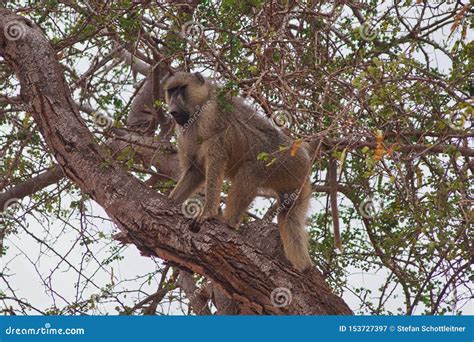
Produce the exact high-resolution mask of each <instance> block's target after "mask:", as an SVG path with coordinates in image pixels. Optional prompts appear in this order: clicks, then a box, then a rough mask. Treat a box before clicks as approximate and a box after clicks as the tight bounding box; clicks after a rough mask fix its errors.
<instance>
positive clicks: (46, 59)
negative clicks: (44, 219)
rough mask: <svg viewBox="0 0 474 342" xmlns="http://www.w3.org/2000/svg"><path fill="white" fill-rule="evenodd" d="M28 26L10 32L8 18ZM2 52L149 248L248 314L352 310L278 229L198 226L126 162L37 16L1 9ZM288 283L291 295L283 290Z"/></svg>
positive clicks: (42, 117) (44, 123) (36, 105)
mask: <svg viewBox="0 0 474 342" xmlns="http://www.w3.org/2000/svg"><path fill="white" fill-rule="evenodd" d="M12 22H14V23H15V24H17V25H20V27H21V30H23V32H22V34H21V37H20V38H19V39H16V40H11V39H8V37H7V36H6V34H5V27H6V25H12ZM0 54H1V55H2V56H3V57H4V58H5V60H6V61H7V63H8V64H9V65H10V66H11V67H12V68H13V70H14V71H15V73H16V75H17V77H18V79H19V81H20V84H21V98H22V100H23V101H24V102H25V104H27V105H28V106H29V108H30V110H31V114H32V116H33V118H34V120H35V123H36V124H37V126H38V128H39V130H40V132H41V134H42V135H43V137H44V139H45V141H46V143H47V145H48V146H49V148H50V149H51V151H52V153H53V154H54V156H55V158H56V160H57V162H58V164H59V165H60V167H61V169H62V170H63V172H64V174H65V175H66V176H67V177H68V178H70V179H71V180H72V181H73V182H74V183H76V184H77V185H78V186H79V187H80V188H81V190H82V191H83V192H84V193H87V194H89V195H90V196H91V197H92V198H93V199H94V200H95V201H96V202H97V203H98V204H100V205H101V206H102V207H103V208H104V210H105V211H106V212H107V214H108V215H109V216H110V217H111V218H112V220H113V221H114V222H115V223H116V225H117V226H118V227H119V229H120V230H121V231H122V234H121V239H122V241H126V242H133V243H134V244H135V245H136V246H137V248H138V249H139V250H140V251H142V253H144V254H145V255H155V256H158V257H160V258H162V259H164V260H167V261H169V262H171V263H174V264H177V265H179V266H180V267H183V268H186V269H190V270H192V271H194V272H197V273H199V274H202V275H204V276H206V277H208V278H210V279H212V280H213V281H215V282H216V283H218V284H219V286H221V288H222V289H223V291H224V292H225V293H226V295H227V296H229V298H232V299H234V300H236V301H237V302H238V303H240V308H239V313H241V314H295V315H299V314H332V315H337V314H351V313H352V312H351V310H350V309H349V307H348V306H347V305H346V304H345V303H344V301H343V300H342V299H340V298H339V297H337V296H336V295H334V294H333V293H332V292H331V290H330V289H329V287H328V286H327V284H326V283H325V281H324V279H323V277H322V276H321V274H320V273H319V272H318V271H317V270H316V269H311V270H309V271H308V272H306V273H300V272H298V271H296V270H295V269H294V268H292V266H291V265H290V264H289V262H288V261H286V259H285V258H284V257H283V255H282V253H280V251H281V245H280V241H279V238H278V233H277V230H276V228H275V227H274V226H272V225H267V226H259V225H258V224H251V225H249V227H246V229H244V230H243V231H236V230H233V229H231V228H229V227H227V226H225V225H223V224H220V223H218V222H217V221H212V220H211V221H209V222H207V223H206V224H204V225H203V227H202V228H201V230H200V232H199V233H192V232H190V231H189V229H188V225H189V220H188V219H186V218H185V217H184V216H183V215H182V214H181V213H180V210H179V208H176V207H174V206H173V205H172V204H171V203H170V202H169V201H168V199H167V198H166V197H164V196H162V195H160V194H158V193H157V192H155V191H154V190H153V189H151V188H149V187H147V186H146V185H145V184H143V183H142V182H140V181H139V180H138V179H136V178H135V177H133V176H132V175H131V174H129V173H127V172H126V171H125V170H123V169H121V168H120V166H119V165H118V164H117V163H116V162H115V161H114V160H113V158H112V156H111V155H110V153H109V152H108V151H107V150H106V149H105V148H103V147H100V146H99V145H98V144H97V142H96V141H95V139H94V137H93V136H92V134H91V133H90V132H89V130H88V129H87V127H86V125H85V123H84V121H83V120H82V118H81V116H80V114H79V111H78V109H77V106H76V105H75V103H74V101H73V100H72V98H71V93H70V90H69V87H68V85H67V84H66V81H65V79H64V75H63V70H62V67H61V65H60V64H59V63H58V61H57V60H56V55H55V52H54V50H53V48H52V46H51V44H50V43H49V42H48V41H47V40H46V39H45V37H44V36H43V33H42V31H41V30H40V29H39V28H38V27H37V26H36V25H35V24H33V23H31V22H30V21H28V20H26V19H24V18H22V17H19V16H17V15H15V14H12V13H11V12H10V11H8V10H4V9H0ZM282 289H284V291H283V293H284V297H285V298H284V299H285V300H283V302H282V301H281V299H282V298H281V296H277V297H275V296H273V298H272V293H273V295H275V294H279V292H281V290H282Z"/></svg>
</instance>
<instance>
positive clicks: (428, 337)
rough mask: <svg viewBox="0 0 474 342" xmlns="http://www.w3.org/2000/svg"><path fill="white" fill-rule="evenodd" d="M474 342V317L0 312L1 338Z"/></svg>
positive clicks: (116, 341) (104, 341)
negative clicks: (19, 314)
mask: <svg viewBox="0 0 474 342" xmlns="http://www.w3.org/2000/svg"><path fill="white" fill-rule="evenodd" d="M139 340H146V341H173V342H181V341H186V342H200V341H206V342H213V341H219V342H223V341H229V342H230V341H232V342H233V341H239V342H241V341H245V342H251V341H258V342H265V341H268V342H279V341H285V342H286V341H288V342H302V341H331V342H337V341H351V342H355V341H363V342H370V341H374V342H375V341H383V342H389V341H394V342H395V341H396V342H400V341H402V342H409V341H416V342H423V341H427V342H437V341H443V342H444V341H453V342H473V341H474V316H353V317H347V316H302V317H296V316H284V317H282V316H272V317H270V316H265V317H255V316H252V317H251V316H236V317H223V316H219V317H218V316H200V317H195V316H194V317H178V316H171V317H163V316H161V317H150V316H147V317H136V316H135V317H130V316H95V317H91V316H2V317H0V341H1V342H9V341H52V342H53V341H87V342H107V341H113V342H131V341H139Z"/></svg>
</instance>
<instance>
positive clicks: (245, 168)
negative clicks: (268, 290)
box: [165, 72, 312, 270]
mask: <svg viewBox="0 0 474 342" xmlns="http://www.w3.org/2000/svg"><path fill="white" fill-rule="evenodd" d="M165 90H166V102H167V105H168V109H169V111H170V113H171V115H172V116H173V118H174V119H175V121H176V123H177V125H176V126H177V139H178V153H179V159H180V165H181V171H182V175H181V177H180V179H179V181H178V184H177V185H176V187H175V189H174V190H173V191H172V192H171V194H170V196H169V197H170V198H171V199H172V200H173V201H175V202H178V203H181V202H184V201H185V200H186V199H187V198H189V197H190V196H191V195H192V194H193V193H194V192H195V191H196V190H197V189H198V188H199V187H200V186H201V185H202V184H203V183H204V182H205V188H206V191H205V196H206V197H205V203H204V208H203V210H202V213H201V214H200V215H199V217H197V218H196V220H195V223H196V224H198V225H199V224H200V223H202V222H204V221H205V220H207V219H209V218H211V217H217V216H218V210H219V204H220V193H221V189H222V184H223V181H224V178H227V179H229V180H230V181H231V188H230V191H229V195H228V198H227V202H226V207H225V210H224V214H223V217H222V218H221V219H223V221H224V222H226V223H228V224H229V225H231V226H233V227H235V228H238V226H239V224H240V222H241V219H242V216H243V214H244V213H245V210H246V209H247V207H248V206H249V205H250V204H251V202H252V201H253V199H254V198H255V197H256V195H257V189H259V188H262V189H267V190H268V189H270V190H271V191H272V192H273V193H276V194H277V197H278V202H279V203H278V204H279V208H278V210H277V212H278V226H279V229H280V236H281V239H282V241H283V246H284V250H285V254H286V256H287V258H288V259H289V260H290V261H291V262H292V263H293V265H294V266H295V267H296V268H297V269H299V270H304V269H306V268H308V267H310V266H311V265H312V263H311V258H310V256H309V252H308V235H307V233H306V230H305V228H304V224H305V215H306V211H307V209H308V206H309V201H310V197H311V185H310V182H309V179H308V174H309V172H308V171H309V168H310V166H311V165H310V158H309V156H308V152H307V151H306V150H305V149H304V148H303V147H300V148H298V149H297V150H296V154H295V155H294V156H291V152H290V150H291V145H292V141H291V139H290V138H289V137H287V136H285V135H284V134H283V133H281V132H280V131H279V130H278V129H276V128H275V127H273V126H272V125H271V123H270V122H269V121H268V120H267V119H266V118H264V117H262V116H260V115H258V114H257V113H256V112H255V111H254V110H253V109H252V108H251V107H250V106H248V105H246V104H245V103H244V102H243V100H242V99H241V98H238V97H230V96H225V97H224V100H225V101H226V104H224V105H220V104H221V103H222V102H219V100H221V98H219V99H218V92H219V88H218V87H217V86H216V85H214V84H213V83H212V82H210V81H209V80H207V79H204V78H203V77H202V76H201V75H200V74H199V73H196V74H190V73H184V72H180V73H176V74H174V75H173V76H171V77H170V78H169V79H168V80H167V82H166V85H165ZM262 152H265V153H267V154H268V158H267V159H266V160H258V156H259V154H261V153H262ZM293 152H294V151H293ZM295 199H296V200H295Z"/></svg>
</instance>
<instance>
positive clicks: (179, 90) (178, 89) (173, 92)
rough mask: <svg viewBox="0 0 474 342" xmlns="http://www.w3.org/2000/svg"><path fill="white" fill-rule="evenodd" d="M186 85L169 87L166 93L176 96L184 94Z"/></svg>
mask: <svg viewBox="0 0 474 342" xmlns="http://www.w3.org/2000/svg"><path fill="white" fill-rule="evenodd" d="M186 87H187V85H182V86H178V87H174V88H170V89H168V95H169V96H178V95H182V96H184V94H185V93H186Z"/></svg>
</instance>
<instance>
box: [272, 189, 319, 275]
mask: <svg viewBox="0 0 474 342" xmlns="http://www.w3.org/2000/svg"><path fill="white" fill-rule="evenodd" d="M310 199H311V185H310V183H309V181H307V182H306V183H305V185H304V186H303V188H302V189H301V193H300V194H299V195H298V198H297V199H296V202H295V203H294V204H293V205H292V203H289V204H288V205H287V206H286V205H285V203H284V199H280V205H281V207H282V208H284V210H281V211H280V212H279V213H278V227H279V229H280V236H281V240H282V242H283V248H284V250H285V254H286V257H287V258H288V260H290V261H291V263H292V264H293V265H294V266H295V267H296V268H297V269H298V270H300V271H303V270H305V269H307V268H309V267H310V266H312V264H313V263H312V262H311V257H310V256H309V250H308V249H309V244H308V240H309V237H308V233H307V232H306V229H305V221H306V211H307V210H308V207H309V202H310ZM282 202H283V203H282Z"/></svg>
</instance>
